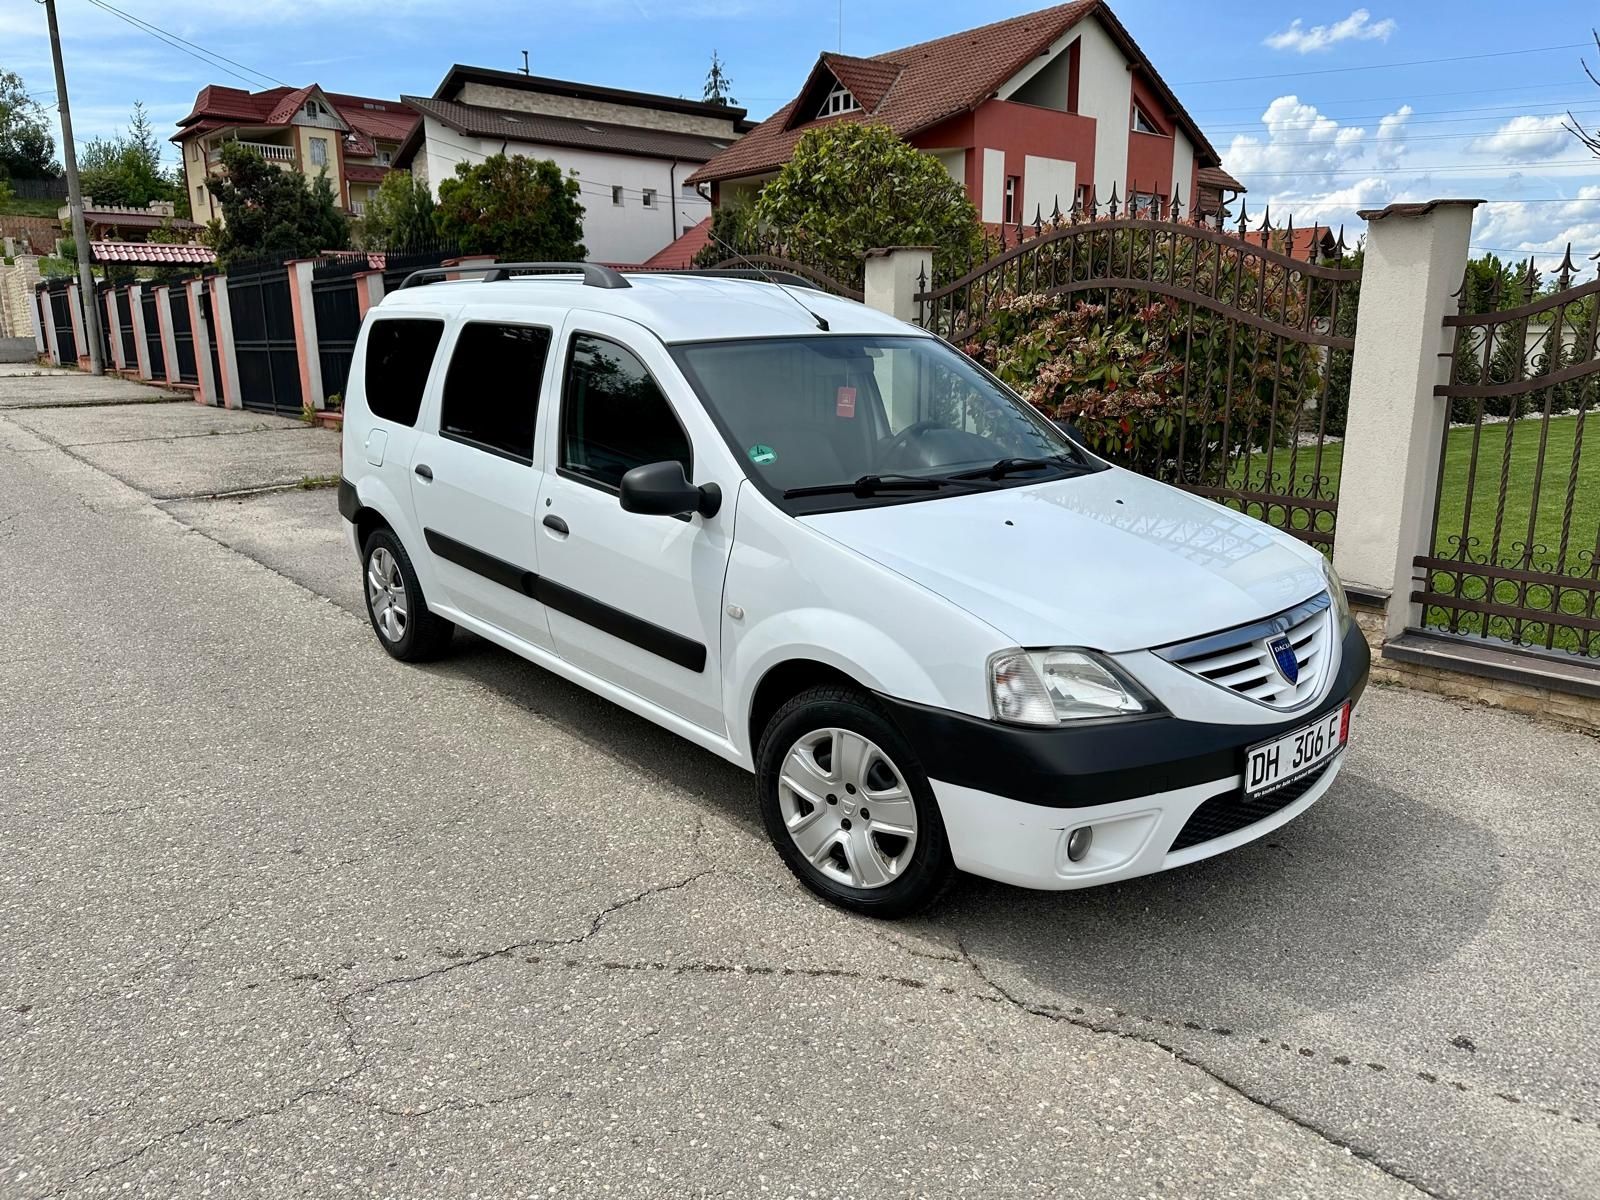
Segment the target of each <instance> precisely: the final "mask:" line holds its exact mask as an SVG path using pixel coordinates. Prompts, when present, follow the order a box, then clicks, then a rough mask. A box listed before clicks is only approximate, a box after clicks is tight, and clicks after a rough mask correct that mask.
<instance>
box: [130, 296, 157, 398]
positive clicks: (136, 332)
mask: <svg viewBox="0 0 1600 1200" xmlns="http://www.w3.org/2000/svg"><path fill="white" fill-rule="evenodd" d="M145 287H146V285H145V284H142V283H130V284H129V285H128V312H129V314H130V315H131V316H132V318H133V359H134V362H133V365H134V369H135V370H137V371H138V372H139V378H140V379H154V378H155V377H156V364H155V363H153V362H151V361H150V332H149V330H147V329H146V328H145V324H144V289H145Z"/></svg>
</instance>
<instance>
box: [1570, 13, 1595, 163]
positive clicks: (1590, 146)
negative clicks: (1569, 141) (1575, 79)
mask: <svg viewBox="0 0 1600 1200" xmlns="http://www.w3.org/2000/svg"><path fill="white" fill-rule="evenodd" d="M1589 32H1591V33H1593V34H1594V45H1595V49H1596V50H1600V30H1590V31H1589ZM1580 61H1582V63H1583V73H1584V74H1585V75H1587V76H1588V77H1589V82H1590V83H1592V84H1594V85H1595V87H1600V75H1596V74H1595V73H1594V72H1593V71H1591V70H1590V69H1589V60H1588V59H1582V60H1580ZM1567 120H1569V121H1571V122H1572V124H1570V125H1568V126H1567V131H1568V132H1569V133H1571V134H1572V136H1573V137H1575V138H1577V139H1578V140H1579V141H1580V142H1582V143H1583V145H1584V148H1585V149H1587V150H1588V151H1589V153H1590V154H1593V155H1594V156H1595V157H1596V158H1600V128H1596V129H1595V130H1593V131H1590V130H1587V129H1585V128H1584V127H1583V126H1582V125H1580V124H1579V123H1578V118H1577V117H1575V116H1573V114H1572V110H1571V109H1568V110H1567Z"/></svg>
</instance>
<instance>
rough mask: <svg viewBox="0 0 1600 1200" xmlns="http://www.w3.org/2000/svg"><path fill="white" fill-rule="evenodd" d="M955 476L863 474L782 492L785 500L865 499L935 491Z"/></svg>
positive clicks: (954, 480) (947, 485) (951, 480)
mask: <svg viewBox="0 0 1600 1200" xmlns="http://www.w3.org/2000/svg"><path fill="white" fill-rule="evenodd" d="M955 482H956V479H955V477H953V476H952V477H950V478H942V477H940V476H938V475H863V476H862V477H861V478H860V479H857V480H856V481H855V482H854V483H821V484H817V485H815V486H813V487H797V488H790V489H788V490H787V491H786V492H784V493H783V498H784V499H785V500H798V499H800V498H801V497H802V496H843V495H853V496H859V497H861V498H862V499H865V498H866V497H868V496H876V495H877V494H878V493H879V492H886V491H893V492H936V491H938V490H939V489H940V488H942V487H949V486H950V485H951V484H952V483H955Z"/></svg>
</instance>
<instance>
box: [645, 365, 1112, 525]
mask: <svg viewBox="0 0 1600 1200" xmlns="http://www.w3.org/2000/svg"><path fill="white" fill-rule="evenodd" d="M674 357H675V358H676V359H677V361H678V364H679V366H680V367H682V369H683V371H684V374H685V375H686V376H688V378H689V381H690V383H691V384H692V385H693V386H694V387H695V389H696V391H697V392H698V393H699V395H700V397H701V399H702V401H703V402H704V403H705V406H706V408H707V410H708V411H709V412H710V413H711V415H712V417H713V418H714V419H715V420H716V421H717V423H718V425H719V426H720V427H721V429H722V431H723V433H724V435H725V436H726V437H727V439H728V441H729V443H730V445H731V447H732V449H733V451H734V453H735V455H736V456H737V457H738V458H739V459H740V460H741V461H742V462H743V463H744V464H745V470H746V472H747V473H748V474H749V475H750V477H751V478H752V479H753V480H755V481H756V483H757V484H759V485H760V486H761V487H762V488H763V489H764V490H765V491H767V492H768V494H769V495H772V496H774V497H775V498H777V499H779V500H780V501H784V502H785V503H786V505H787V506H788V507H789V508H790V511H814V510H815V509H816V508H818V507H827V508H839V507H853V506H857V505H866V504H880V503H887V502H892V501H895V500H903V499H905V498H906V495H907V493H906V492H905V491H894V490H892V489H889V488H885V489H882V490H881V491H878V492H876V493H873V491H872V489H871V488H862V489H859V490H860V491H861V492H862V493H869V494H854V493H851V492H850V490H849V489H848V488H846V489H844V491H843V492H841V493H839V494H834V495H830V496H828V497H826V498H825V499H822V498H812V497H805V498H800V497H786V496H785V495H784V493H786V492H790V491H793V490H796V489H808V488H818V487H824V488H826V487H830V486H832V485H836V484H846V485H848V484H851V483H852V482H855V481H859V480H862V479H864V478H865V477H868V476H880V477H900V478H903V477H906V476H912V477H916V478H917V479H919V480H921V479H926V480H929V481H938V480H939V479H940V478H941V477H949V476H951V475H954V474H957V473H961V472H968V471H978V472H984V471H985V470H986V469H989V468H993V467H994V466H995V464H997V463H1000V462H1001V461H1002V460H1007V459H1018V460H1026V461H1027V462H1030V463H1040V462H1041V461H1042V462H1043V463H1044V465H1036V466H1033V467H1028V468H1018V469H1016V470H1015V471H1014V472H1013V471H1002V472H1001V473H1000V478H998V479H995V480H987V479H985V480H982V481H980V483H979V484H978V486H1017V485H1021V484H1028V483H1039V482H1042V481H1044V480H1046V479H1059V478H1062V477H1064V476H1065V475H1067V474H1080V473H1082V472H1083V471H1085V470H1089V469H1098V467H1099V464H1098V463H1096V462H1095V461H1094V460H1092V459H1090V458H1089V457H1088V456H1086V455H1085V454H1083V453H1082V452H1081V451H1080V450H1078V449H1077V447H1075V446H1073V444H1072V443H1071V442H1069V441H1068V440H1067V439H1066V438H1065V437H1064V436H1062V434H1061V433H1060V432H1059V431H1058V430H1057V429H1056V428H1055V426H1054V425H1052V424H1051V423H1050V422H1048V421H1046V420H1045V419H1044V418H1043V417H1042V416H1040V415H1039V414H1038V412H1036V411H1035V410H1034V409H1032V408H1030V407H1029V406H1028V405H1027V404H1025V403H1023V402H1022V401H1021V400H1020V399H1018V398H1017V397H1016V396H1015V395H1014V394H1013V393H1012V392H1011V391H1010V390H1009V389H1007V388H1006V387H1005V386H1004V385H1003V384H1001V383H1000V382H999V381H998V380H996V379H994V378H993V377H992V376H990V375H989V374H987V373H986V372H985V371H983V370H982V368H980V367H978V366H977V364H975V363H974V362H972V360H971V359H969V358H967V357H966V356H965V355H963V354H960V353H958V352H957V351H956V350H954V349H953V348H951V347H950V346H948V345H946V344H945V343H944V342H942V341H939V340H938V339H937V338H919V337H893V336H860V337H857V336H848V337H841V336H829V337H793V338H760V339H746V340H738V341H723V342H701V343H696V344H691V345H684V346H679V347H677V348H676V349H675V350H674ZM966 490H968V486H967V485H966V484H960V485H956V484H952V485H950V486H949V487H948V488H945V487H943V486H941V487H939V488H937V489H931V490H925V491H920V492H912V493H911V494H912V495H913V496H915V497H917V498H928V497H932V496H938V495H958V494H963V493H964V492H965V491H966ZM791 501H792V503H790V502H791Z"/></svg>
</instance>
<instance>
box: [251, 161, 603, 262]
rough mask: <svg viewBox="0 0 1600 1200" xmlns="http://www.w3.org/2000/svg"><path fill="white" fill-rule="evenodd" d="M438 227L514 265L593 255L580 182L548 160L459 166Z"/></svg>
mask: <svg viewBox="0 0 1600 1200" xmlns="http://www.w3.org/2000/svg"><path fill="white" fill-rule="evenodd" d="M230 220H231V218H230ZM434 224H435V225H436V226H437V227H438V229H439V233H440V234H441V235H442V236H443V237H445V238H446V239H448V240H450V241H454V242H455V243H457V244H458V245H459V246H460V247H461V248H462V249H463V250H465V251H467V252H469V253H472V254H493V255H495V256H496V257H497V258H501V259H505V260H508V261H524V262H564V261H581V260H582V259H583V258H585V257H586V256H587V255H588V253H589V252H588V250H587V249H586V248H585V247H584V244H583V241H582V239H583V205H582V204H580V203H579V202H578V180H577V179H576V177H574V176H569V175H563V174H562V173H561V168H560V167H558V166H556V164H555V163H554V162H553V161H552V160H550V159H547V158H546V159H532V158H525V157H523V156H522V155H520V154H517V155H513V156H512V157H510V158H507V157H506V156H505V155H504V154H496V155H493V156H491V157H489V158H486V159H484V160H483V162H481V163H479V164H478V165H477V166H473V165H472V164H471V163H457V164H456V177H455V178H454V179H445V180H442V181H441V182H440V184H439V205H438V208H437V209H436V210H435V213H434Z"/></svg>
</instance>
